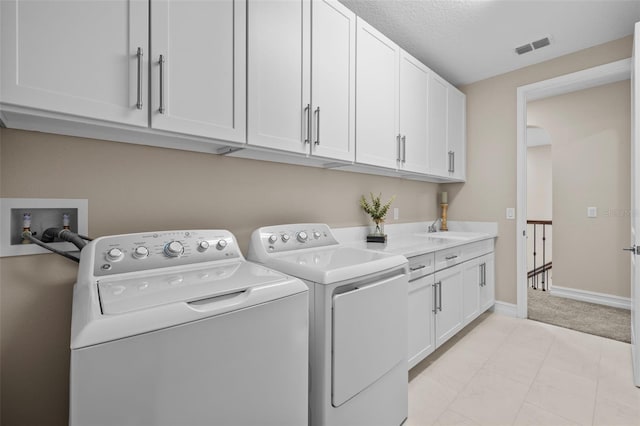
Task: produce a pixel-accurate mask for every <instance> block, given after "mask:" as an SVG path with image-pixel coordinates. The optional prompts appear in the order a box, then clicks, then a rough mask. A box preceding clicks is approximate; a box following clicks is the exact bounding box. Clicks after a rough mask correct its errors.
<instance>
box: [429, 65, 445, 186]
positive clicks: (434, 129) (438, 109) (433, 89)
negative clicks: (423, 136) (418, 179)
mask: <svg viewBox="0 0 640 426" xmlns="http://www.w3.org/2000/svg"><path fill="white" fill-rule="evenodd" d="M447 85H448V83H447V82H446V81H444V80H443V79H442V78H440V76H438V75H437V74H435V73H431V74H430V75H429V172H430V173H431V174H433V175H436V176H443V177H444V176H448V174H449V171H448V170H449V155H448V152H449V151H448V147H447Z"/></svg>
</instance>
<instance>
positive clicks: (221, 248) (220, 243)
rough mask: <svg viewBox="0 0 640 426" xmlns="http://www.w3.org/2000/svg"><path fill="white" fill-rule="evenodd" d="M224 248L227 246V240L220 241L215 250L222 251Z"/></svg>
mask: <svg viewBox="0 0 640 426" xmlns="http://www.w3.org/2000/svg"><path fill="white" fill-rule="evenodd" d="M226 246H227V240H220V241H218V244H216V248H217V249H218V250H224V248H225V247H226Z"/></svg>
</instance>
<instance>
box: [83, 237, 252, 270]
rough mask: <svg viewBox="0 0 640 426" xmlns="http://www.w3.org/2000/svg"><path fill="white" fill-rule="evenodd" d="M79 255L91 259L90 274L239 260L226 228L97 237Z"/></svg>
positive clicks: (240, 256) (234, 243)
mask: <svg viewBox="0 0 640 426" xmlns="http://www.w3.org/2000/svg"><path fill="white" fill-rule="evenodd" d="M82 255H83V256H85V255H91V256H93V258H94V271H93V272H94V275H95V276H105V275H113V274H122V273H127V272H135V271H147V270H150V269H158V268H166V267H169V266H182V265H190V264H194V263H201V262H212V261H216V260H226V259H234V258H236V259H243V257H242V254H241V253H240V249H239V248H238V243H237V242H236V239H235V238H234V236H233V234H232V233H231V232H229V231H226V230H194V231H191V230H189V231H162V232H142V233H139V234H126V235H114V236H109V237H101V238H97V239H95V240H94V241H92V242H91V243H90V244H88V245H87V246H86V247H85V248H84V249H83V250H82Z"/></svg>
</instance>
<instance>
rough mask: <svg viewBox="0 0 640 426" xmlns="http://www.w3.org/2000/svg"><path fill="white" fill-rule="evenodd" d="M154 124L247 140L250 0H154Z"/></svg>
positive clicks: (152, 62)
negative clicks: (248, 21) (248, 19)
mask: <svg viewBox="0 0 640 426" xmlns="http://www.w3.org/2000/svg"><path fill="white" fill-rule="evenodd" d="M151 5H152V7H151V48H152V51H151V57H150V61H151V105H152V108H151V127H152V128H154V129H160V130H167V131H171V132H177V133H183V134H188V135H194V136H202V137H206V138H213V139H222V140H226V141H233V142H245V141H246V136H245V132H246V119H245V118H246V113H245V110H246V95H245V88H246V71H245V70H246V0H216V1H201V0H186V1H185V0H153V1H152V3H151Z"/></svg>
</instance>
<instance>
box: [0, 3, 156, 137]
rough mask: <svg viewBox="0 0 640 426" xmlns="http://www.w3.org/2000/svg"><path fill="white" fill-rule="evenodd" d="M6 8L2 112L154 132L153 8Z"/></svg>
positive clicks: (80, 5)
mask: <svg viewBox="0 0 640 426" xmlns="http://www.w3.org/2000/svg"><path fill="white" fill-rule="evenodd" d="M0 3H1V5H0V7H1V12H0V15H1V19H2V21H1V23H2V24H1V27H2V30H1V31H2V33H1V39H2V42H1V51H2V57H1V60H2V80H1V81H2V85H1V90H0V93H1V101H2V103H3V104H10V105H15V106H20V107H27V108H36V109H39V110H45V111H53V112H58V113H63V114H70V115H75V116H78V117H87V118H92V119H99V120H104V121H110V122H115V123H122V124H130V125H135V126H144V127H147V126H148V116H147V114H148V113H147V111H148V110H147V102H146V96H147V63H148V62H147V58H148V53H149V52H148V49H147V48H148V45H149V43H148V32H149V24H148V16H149V13H148V11H149V4H148V2H146V1H137V0H95V1H67V0H61V1H32V0H6V1H2V2H0ZM138 49H140V55H138Z"/></svg>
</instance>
